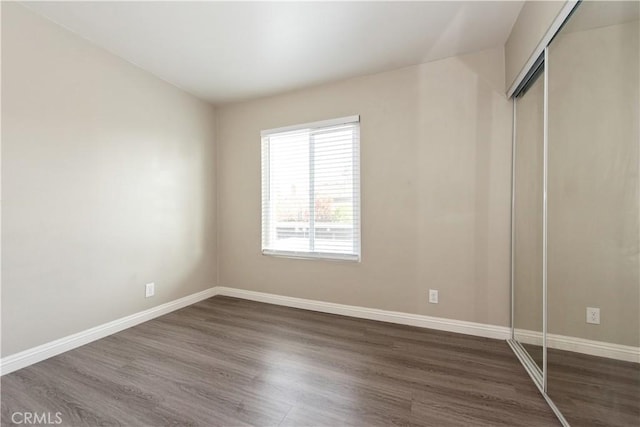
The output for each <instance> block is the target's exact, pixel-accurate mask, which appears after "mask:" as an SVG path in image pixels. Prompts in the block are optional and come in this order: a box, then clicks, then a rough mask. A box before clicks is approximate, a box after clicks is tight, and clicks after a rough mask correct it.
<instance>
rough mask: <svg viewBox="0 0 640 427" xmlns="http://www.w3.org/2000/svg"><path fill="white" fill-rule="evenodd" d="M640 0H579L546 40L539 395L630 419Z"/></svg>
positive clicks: (584, 418)
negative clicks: (543, 381) (543, 355)
mask: <svg viewBox="0 0 640 427" xmlns="http://www.w3.org/2000/svg"><path fill="white" fill-rule="evenodd" d="M639 10H640V3H638V2H583V3H581V4H580V5H579V6H578V7H577V8H576V9H575V11H574V13H573V14H572V16H571V17H570V18H569V20H568V21H567V22H566V24H565V25H564V26H563V28H562V29H561V30H560V32H559V33H558V34H557V35H556V37H555V38H554V40H553V41H552V42H551V44H550V45H549V47H548V63H547V70H548V71H547V72H548V139H549V162H548V210H547V218H548V243H547V254H548V255H547V256H548V272H547V292H548V296H547V313H548V314H547V316H548V323H547V324H548V329H547V342H548V349H547V372H546V377H547V394H548V395H549V396H550V397H551V399H552V400H553V402H554V403H555V404H556V406H557V407H558V409H559V410H560V411H561V412H562V414H563V416H564V417H565V419H566V421H567V422H568V423H569V424H571V425H574V426H586V425H606V426H632V425H635V426H640V364H639V363H638V358H639V357H640V354H639V350H638V349H639V348H640V317H639V313H640V275H639V273H640V265H639V261H640V258H639V255H638V253H639V252H638V240H639V228H638V221H639V208H638V205H639V199H638V190H639V183H640V181H639V176H638V147H639V145H640V144H639V138H640V135H639V133H638V121H639V118H640V97H639V89H640V84H639V83H640V70H639V68H638V67H639V64H640V43H639V40H640V33H639V31H638V22H639V21H638V18H639V16H640V15H639Z"/></svg>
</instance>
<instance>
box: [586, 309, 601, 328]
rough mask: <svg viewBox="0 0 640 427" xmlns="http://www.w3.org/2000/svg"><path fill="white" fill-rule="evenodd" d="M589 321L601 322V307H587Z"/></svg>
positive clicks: (595, 323)
mask: <svg viewBox="0 0 640 427" xmlns="http://www.w3.org/2000/svg"><path fill="white" fill-rule="evenodd" d="M587 323H592V324H594V325H599V324H600V309H599V308H595V307H587Z"/></svg>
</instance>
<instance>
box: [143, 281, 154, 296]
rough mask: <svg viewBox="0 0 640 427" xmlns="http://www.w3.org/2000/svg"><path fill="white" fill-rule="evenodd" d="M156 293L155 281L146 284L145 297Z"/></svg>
mask: <svg viewBox="0 0 640 427" xmlns="http://www.w3.org/2000/svg"><path fill="white" fill-rule="evenodd" d="M155 293H156V285H155V283H147V284H146V285H144V297H145V298H149V297H152V296H154V295H155Z"/></svg>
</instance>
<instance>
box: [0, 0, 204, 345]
mask: <svg viewBox="0 0 640 427" xmlns="http://www.w3.org/2000/svg"><path fill="white" fill-rule="evenodd" d="M213 118H214V116H213V109H212V108H211V107H210V106H209V105H207V104H205V103H203V102H201V101H199V100H196V99H195V98H193V97H191V96H189V95H187V94H185V93H184V92H182V91H180V90H179V89H177V88H175V87H173V86H171V85H169V84H167V83H165V82H163V81H161V80H159V79H157V78H154V77H152V76H151V75H149V74H148V73H146V72H144V71H141V70H140V69H138V68H136V67H134V66H132V65H131V64H129V63H127V62H124V61H123V60H121V59H118V58H116V57H115V56H113V55H111V54H109V53H107V52H105V51H103V50H101V49H99V48H96V47H95V46H93V45H91V44H90V43H88V42H87V41H84V40H82V39H80V38H79V37H77V36H76V35H74V34H72V33H70V32H68V31H66V30H64V29H62V28H61V27H59V26H57V25H55V24H53V23H51V22H49V21H46V20H44V19H43V18H41V17H38V16H36V15H34V14H33V13H31V12H30V11H28V10H27V9H25V8H23V7H22V6H20V5H18V4H15V3H7V2H3V3H2V175H3V179H2V197H3V200H2V355H3V356H6V355H10V354H13V353H16V352H18V351H21V350H24V349H27V348H30V347H33V346H36V345H39V344H43V343H45V342H48V341H51V340H54V339H57V338H61V337H63V336H66V335H68V334H72V333H75V332H78V331H82V330H84V329H87V328H90V327H93V326H96V325H99V324H102V323H104V322H108V321H110V320H114V319H117V318H120V317H122V316H125V315H128V314H132V313H134V312H137V311H140V310H143V309H146V308H150V307H152V306H154V305H158V304H160V303H164V302H167V301H170V300H174V299H176V298H179V297H182V296H185V295H188V294H191V293H194V292H196V291H199V290H202V289H205V288H208V287H210V286H212V285H214V284H215V279H216V267H215V266H216V249H215V220H216V217H215V170H214V145H213V143H214V128H213V121H214V120H213ZM146 282H155V284H156V296H155V297H153V298H150V299H145V298H144V284H145V283H146Z"/></svg>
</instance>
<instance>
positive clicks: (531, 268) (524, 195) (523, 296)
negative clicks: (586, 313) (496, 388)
mask: <svg viewBox="0 0 640 427" xmlns="http://www.w3.org/2000/svg"><path fill="white" fill-rule="evenodd" d="M534 79H535V80H533V81H531V82H530V83H529V85H528V87H527V88H526V89H525V90H524V91H523V92H522V93H521V94H520V95H519V96H518V98H517V99H516V100H515V101H514V102H516V120H515V126H516V132H515V135H516V138H515V139H516V141H515V157H514V162H515V176H514V183H513V185H514V191H515V206H514V235H515V238H514V248H513V251H514V254H513V255H514V257H513V263H514V266H513V268H514V270H513V272H514V278H513V285H514V298H513V304H514V319H513V321H514V338H515V339H516V340H517V341H518V342H520V343H521V344H522V346H523V347H524V348H525V350H526V351H527V353H528V354H529V355H530V356H531V358H532V359H533V361H534V362H535V364H536V365H537V366H538V368H539V369H540V370H541V372H542V178H543V177H542V154H543V153H542V148H543V147H542V142H543V138H544V72H539V74H538V75H537V76H536V77H535V78H534Z"/></svg>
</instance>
